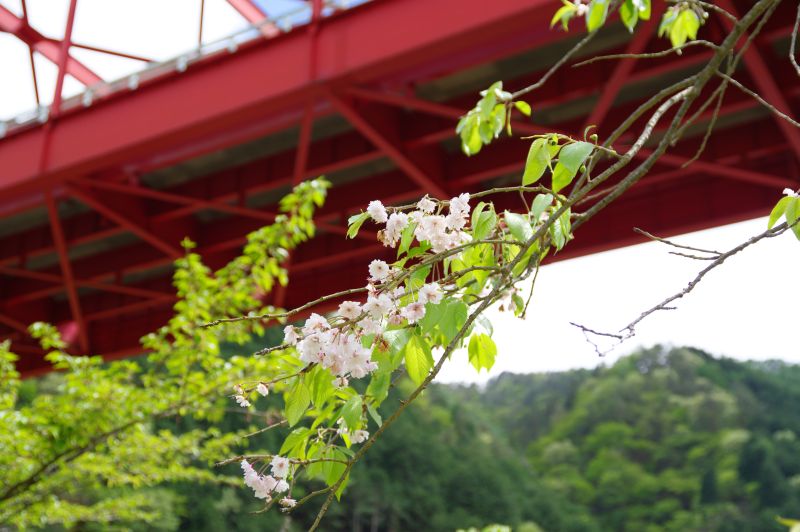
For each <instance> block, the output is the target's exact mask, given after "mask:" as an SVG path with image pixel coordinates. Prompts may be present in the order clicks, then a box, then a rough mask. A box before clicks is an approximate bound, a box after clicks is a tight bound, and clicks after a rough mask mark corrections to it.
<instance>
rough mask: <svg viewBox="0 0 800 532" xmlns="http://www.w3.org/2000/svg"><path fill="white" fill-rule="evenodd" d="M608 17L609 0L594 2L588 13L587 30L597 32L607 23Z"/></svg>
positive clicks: (596, 0) (595, 0)
mask: <svg viewBox="0 0 800 532" xmlns="http://www.w3.org/2000/svg"><path fill="white" fill-rule="evenodd" d="M607 16H608V0H592V2H591V3H590V4H589V10H588V11H587V12H586V29H587V30H588V31H589V32H592V31H595V30H597V29H598V28H600V27H601V26H602V25H603V24H605V22H606V17H607Z"/></svg>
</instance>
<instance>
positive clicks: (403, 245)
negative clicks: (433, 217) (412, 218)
mask: <svg viewBox="0 0 800 532" xmlns="http://www.w3.org/2000/svg"><path fill="white" fill-rule="evenodd" d="M416 228H417V224H415V223H413V222H409V224H408V225H407V226H406V228H405V229H403V233H402V235H401V236H400V246H399V247H398V248H397V256H398V257H399V256H400V255H402V254H403V253H405V252H406V251H408V248H409V247H410V246H411V242H413V241H414V229H416Z"/></svg>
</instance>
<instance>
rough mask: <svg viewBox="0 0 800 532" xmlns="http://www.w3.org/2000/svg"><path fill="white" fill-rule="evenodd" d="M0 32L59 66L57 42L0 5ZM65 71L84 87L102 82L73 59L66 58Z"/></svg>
mask: <svg viewBox="0 0 800 532" xmlns="http://www.w3.org/2000/svg"><path fill="white" fill-rule="evenodd" d="M0 31H4V32H7V33H11V34H12V35H14V36H15V37H17V38H18V39H19V40H21V41H22V42H24V43H25V44H27V45H28V46H29V47H31V48H32V49H33V50H35V51H37V52H39V53H40V54H42V56H44V57H45V58H47V59H48V60H49V61H51V62H52V63H53V64H55V65H58V64H59V58H60V47H59V41H57V40H54V39H48V38H47V37H45V36H44V35H42V34H41V33H39V32H38V31H36V30H35V29H33V28H32V27H31V26H30V25H28V23H27V21H25V20H24V19H21V18H19V17H17V16H16V15H15V14H14V13H12V12H11V11H9V10H8V9H6V8H5V7H3V6H2V5H0ZM66 69H67V73H68V74H69V75H70V76H72V77H73V78H75V79H76V80H78V81H79V82H81V83H83V84H84V85H94V84H96V83H99V82H101V81H103V79H102V78H101V77H100V76H98V75H97V74H95V73H94V72H93V71H92V70H91V69H90V68H89V67H87V66H86V65H84V64H83V63H81V62H80V61H78V60H76V59H75V58H73V57H69V56H68V57H67V63H66Z"/></svg>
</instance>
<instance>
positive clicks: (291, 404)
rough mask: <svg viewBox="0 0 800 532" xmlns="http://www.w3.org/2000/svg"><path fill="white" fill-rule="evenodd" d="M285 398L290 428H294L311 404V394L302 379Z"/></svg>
mask: <svg viewBox="0 0 800 532" xmlns="http://www.w3.org/2000/svg"><path fill="white" fill-rule="evenodd" d="M283 397H284V401H285V402H286V420H287V421H288V422H289V426H290V427H293V426H295V425H296V424H297V422H298V421H300V419H301V418H302V417H303V414H304V413H305V411H306V409H307V408H308V405H309V404H311V392H309V391H308V386H306V384H305V383H304V382H303V379H302V378H300V379H297V382H296V383H295V385H294V386H292V388H291V390H290V391H289V392H287V393H285V394H284V396H283Z"/></svg>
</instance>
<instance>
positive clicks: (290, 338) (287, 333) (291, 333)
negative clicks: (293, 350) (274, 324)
mask: <svg viewBox="0 0 800 532" xmlns="http://www.w3.org/2000/svg"><path fill="white" fill-rule="evenodd" d="M299 339H300V337H299V336H297V331H295V330H294V327H293V326H291V325H287V326H286V327H284V328H283V343H284V344H288V345H296V344H297V340H299Z"/></svg>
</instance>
